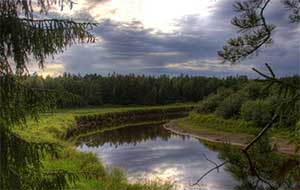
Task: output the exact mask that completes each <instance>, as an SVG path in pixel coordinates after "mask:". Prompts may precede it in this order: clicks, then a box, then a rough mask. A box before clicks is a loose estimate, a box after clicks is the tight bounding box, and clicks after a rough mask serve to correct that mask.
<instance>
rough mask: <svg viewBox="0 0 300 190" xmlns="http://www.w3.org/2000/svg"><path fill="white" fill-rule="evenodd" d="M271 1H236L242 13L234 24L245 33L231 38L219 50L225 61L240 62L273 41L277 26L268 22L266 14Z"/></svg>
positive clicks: (234, 20) (238, 10) (238, 9)
mask: <svg viewBox="0 0 300 190" xmlns="http://www.w3.org/2000/svg"><path fill="white" fill-rule="evenodd" d="M269 3H270V0H263V1H249V2H243V3H241V2H237V3H235V5H234V6H235V9H236V11H237V12H239V13H241V15H240V16H238V17H235V18H234V19H233V20H232V24H233V25H234V26H236V27H238V28H239V29H240V32H242V33H243V35H241V36H238V37H237V38H233V39H230V40H229V41H228V42H227V44H226V45H225V46H224V47H223V50H222V51H219V52H218V54H219V56H220V57H221V58H222V59H223V60H224V62H226V61H229V62H231V63H236V62H239V61H241V60H243V59H245V58H246V57H249V56H251V55H252V54H254V53H255V52H257V51H258V50H259V49H260V48H261V47H262V46H263V45H264V44H266V43H270V42H271V34H272V31H273V30H274V28H275V26H274V25H270V24H267V22H266V19H265V16H264V11H265V9H266V7H267V6H268V4H269Z"/></svg>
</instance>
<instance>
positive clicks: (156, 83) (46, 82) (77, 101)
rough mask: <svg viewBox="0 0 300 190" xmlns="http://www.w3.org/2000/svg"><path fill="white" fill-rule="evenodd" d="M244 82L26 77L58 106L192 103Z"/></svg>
mask: <svg viewBox="0 0 300 190" xmlns="http://www.w3.org/2000/svg"><path fill="white" fill-rule="evenodd" d="M247 81H248V79H247V77H246V76H236V77H227V78H223V79H220V78H216V77H202V76H195V77H192V76H187V75H181V76H177V77H170V76H167V75H162V76H159V77H154V76H144V75H134V74H131V75H118V74H111V75H108V76H101V75H97V74H88V75H85V76H80V75H72V74H68V73H65V74H64V75H63V76H59V77H54V78H53V77H50V76H48V77H46V78H42V77H41V76H37V75H33V76H27V77H26V80H25V84H26V86H28V87H31V88H38V89H47V90H49V92H50V93H53V94H55V95H54V102H55V104H56V106H57V107H58V108H69V107H84V106H100V105H104V104H118V105H163V104H171V103H179V102H196V101H199V100H201V99H202V98H203V97H205V96H208V95H209V94H211V93H213V92H215V91H216V90H217V89H218V88H220V87H224V88H232V89H236V88H238V87H239V86H242V84H244V83H246V82H247Z"/></svg>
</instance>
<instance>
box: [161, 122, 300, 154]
mask: <svg viewBox="0 0 300 190" xmlns="http://www.w3.org/2000/svg"><path fill="white" fill-rule="evenodd" d="M164 128H165V129H167V130H169V131H171V132H173V133H175V134H179V135H185V136H190V137H193V138H197V139H200V140H204V141H208V142H213V143H227V144H230V145H233V146H237V147H240V148H243V147H245V146H246V145H247V142H248V140H249V138H251V136H250V135H246V134H245V135H240V134H239V135H238V136H234V135H228V134H225V133H224V134H222V133H218V134H213V133H204V132H201V131H186V130H184V129H182V128H180V126H178V124H177V123H176V120H172V121H170V122H168V123H166V124H164ZM272 145H273V146H276V151H278V152H280V153H284V154H289V155H295V147H294V145H292V144H289V143H288V141H286V140H273V141H272ZM297 155H300V152H298V153H297Z"/></svg>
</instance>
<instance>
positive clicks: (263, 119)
mask: <svg viewBox="0 0 300 190" xmlns="http://www.w3.org/2000/svg"><path fill="white" fill-rule="evenodd" d="M241 117H242V118H243V119H245V120H246V121H254V122H255V123H256V125H257V126H258V127H264V126H265V125H266V124H267V123H268V122H269V121H270V120H271V119H272V113H271V111H270V105H269V104H268V102H267V101H264V100H249V101H246V102H245V103H244V104H243V106H242V108H241Z"/></svg>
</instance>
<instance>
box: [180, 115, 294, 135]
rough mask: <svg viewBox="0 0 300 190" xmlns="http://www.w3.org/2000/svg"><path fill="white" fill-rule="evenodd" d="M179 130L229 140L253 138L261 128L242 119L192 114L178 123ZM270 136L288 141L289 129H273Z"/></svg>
mask: <svg viewBox="0 0 300 190" xmlns="http://www.w3.org/2000/svg"><path fill="white" fill-rule="evenodd" d="M176 124H177V126H178V127H179V128H181V129H183V130H184V131H186V132H191V133H201V134H204V135H222V136H224V137H227V138H228V139H230V138H234V137H240V138H244V139H245V138H246V139H247V138H251V137H253V136H254V135H255V134H257V133H258V132H259V131H260V130H261V128H257V127H256V125H255V123H253V122H250V121H245V120H242V119H224V118H222V117H219V116H216V115H214V114H207V115H206V114H199V113H194V112H193V113H191V114H190V115H189V116H188V117H185V118H182V119H179V120H177V121H176ZM269 135H270V136H271V138H273V139H278V140H284V139H288V137H289V131H288V130H287V129H278V128H271V129H270V131H269Z"/></svg>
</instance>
